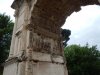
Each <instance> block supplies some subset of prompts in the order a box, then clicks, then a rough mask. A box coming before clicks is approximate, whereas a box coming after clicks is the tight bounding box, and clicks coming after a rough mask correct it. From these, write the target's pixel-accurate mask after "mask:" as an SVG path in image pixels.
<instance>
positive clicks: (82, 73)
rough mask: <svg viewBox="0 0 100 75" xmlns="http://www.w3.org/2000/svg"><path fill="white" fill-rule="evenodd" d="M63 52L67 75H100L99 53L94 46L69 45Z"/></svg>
mask: <svg viewBox="0 0 100 75" xmlns="http://www.w3.org/2000/svg"><path fill="white" fill-rule="evenodd" d="M64 52H65V57H66V61H67V68H68V73H69V75H100V51H98V50H97V47H96V46H92V47H89V45H88V44H86V46H83V47H82V46H80V45H71V46H68V47H66V48H65V50H64Z"/></svg>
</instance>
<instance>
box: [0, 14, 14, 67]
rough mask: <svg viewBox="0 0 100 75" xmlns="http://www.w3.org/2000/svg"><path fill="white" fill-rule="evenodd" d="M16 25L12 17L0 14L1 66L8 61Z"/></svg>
mask: <svg viewBox="0 0 100 75" xmlns="http://www.w3.org/2000/svg"><path fill="white" fill-rule="evenodd" d="M13 25H14V23H13V22H12V20H10V17H9V16H7V15H5V14H0V66H1V64H2V63H3V62H4V61H5V60H6V59H7V56H8V53H9V49H10V43H11V36H12V30H13Z"/></svg>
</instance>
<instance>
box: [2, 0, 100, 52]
mask: <svg viewBox="0 0 100 75" xmlns="http://www.w3.org/2000/svg"><path fill="white" fill-rule="evenodd" d="M12 2H13V0H0V13H6V14H7V15H10V16H11V19H12V20H14V17H13V14H14V10H13V9H11V7H10V6H11V4H12ZM81 8H82V10H81V11H79V12H74V13H72V14H71V15H70V16H69V17H68V18H67V19H66V22H65V24H64V25H63V27H62V28H64V29H70V30H71V36H70V40H69V41H68V45H71V44H80V45H82V46H83V45H85V44H86V43H89V45H90V46H92V45H97V48H98V49H99V50H100V25H99V24H100V6H97V5H92V6H90V5H89V6H85V7H81Z"/></svg>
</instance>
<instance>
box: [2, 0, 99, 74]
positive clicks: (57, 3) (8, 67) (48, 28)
mask: <svg viewBox="0 0 100 75" xmlns="http://www.w3.org/2000/svg"><path fill="white" fill-rule="evenodd" d="M99 2H100V1H98V0H14V2H13V4H12V5H11V7H12V8H13V9H15V14H14V16H15V25H14V29H13V36H12V42H11V48H10V53H9V57H8V59H7V60H6V62H5V65H4V73H3V75H68V72H67V67H66V65H65V64H66V62H65V59H64V53H63V45H62V37H61V26H62V25H63V24H64V22H65V20H66V18H67V17H68V16H69V15H70V14H71V13H73V12H74V11H79V10H80V9H81V8H80V6H85V5H93V4H97V5H99Z"/></svg>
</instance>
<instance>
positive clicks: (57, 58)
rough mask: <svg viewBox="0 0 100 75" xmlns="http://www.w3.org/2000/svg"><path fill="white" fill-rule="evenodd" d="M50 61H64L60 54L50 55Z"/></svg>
mask: <svg viewBox="0 0 100 75" xmlns="http://www.w3.org/2000/svg"><path fill="white" fill-rule="evenodd" d="M52 61H53V62H55V63H64V58H63V57H62V56H52Z"/></svg>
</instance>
